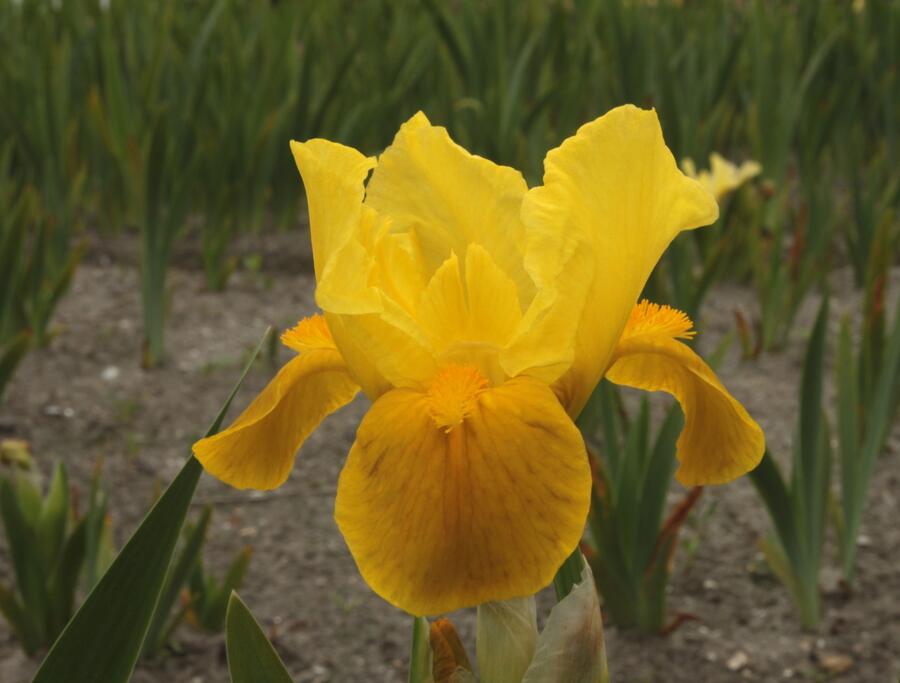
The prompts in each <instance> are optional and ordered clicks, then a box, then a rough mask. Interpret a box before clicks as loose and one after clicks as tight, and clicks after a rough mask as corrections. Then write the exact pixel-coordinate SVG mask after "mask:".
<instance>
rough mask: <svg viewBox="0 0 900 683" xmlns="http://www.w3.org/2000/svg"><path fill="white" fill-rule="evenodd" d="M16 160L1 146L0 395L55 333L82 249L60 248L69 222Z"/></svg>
mask: <svg viewBox="0 0 900 683" xmlns="http://www.w3.org/2000/svg"><path fill="white" fill-rule="evenodd" d="M12 164H13V162H12V148H11V147H10V146H8V145H7V146H6V147H5V148H3V149H2V150H0V397H2V395H3V390H4V388H5V386H6V384H7V383H8V382H9V380H10V379H12V376H13V373H14V372H15V370H16V367H17V366H18V364H19V362H20V361H21V360H22V358H23V357H24V356H25V354H26V352H27V351H28V349H30V348H32V347H34V346H43V345H44V344H46V343H47V341H48V340H49V339H50V337H51V336H52V330H51V327H50V320H51V316H52V314H53V311H54V310H55V308H56V306H57V304H58V303H59V301H60V299H61V298H62V296H63V294H65V293H66V291H67V290H68V288H69V284H70V283H71V280H72V275H73V273H74V271H75V266H76V265H77V263H78V261H79V260H80V257H81V251H80V250H79V249H74V250H62V251H61V250H60V242H63V243H66V244H68V239H69V236H68V226H66V225H65V224H61V223H60V222H59V221H58V220H57V219H56V218H54V216H53V214H51V213H49V212H48V211H47V209H46V207H45V206H44V205H43V203H42V201H41V196H40V194H39V193H38V192H37V190H36V189H35V188H34V187H32V186H30V185H24V184H22V183H21V182H20V181H19V180H18V179H17V178H16V177H15V169H14V168H13V165H12Z"/></svg>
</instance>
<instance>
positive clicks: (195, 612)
mask: <svg viewBox="0 0 900 683" xmlns="http://www.w3.org/2000/svg"><path fill="white" fill-rule="evenodd" d="M211 517H212V508H210V507H209V506H207V507H205V508H204V509H203V512H202V513H201V514H200V517H199V519H198V520H197V521H196V522H195V523H193V524H186V525H185V528H184V533H183V537H182V543H181V550H180V551H179V553H178V554H177V556H176V557H175V560H174V562H173V563H172V566H171V568H170V569H169V573H168V575H167V577H166V583H165V585H164V586H163V590H162V594H161V595H160V600H159V604H158V606H157V608H156V614H155V615H154V617H153V620H152V621H151V622H150V629H149V630H148V632H147V636H146V638H145V640H144V655H145V656H152V655H154V654H156V653H158V652H159V651H161V650H162V649H163V647H165V645H166V644H168V643H170V642H171V640H172V635H173V634H174V632H175V629H176V628H177V627H178V625H179V624H181V623H182V622H183V621H185V620H187V621H188V622H189V623H191V624H193V625H195V626H197V627H198V628H201V629H203V630H205V631H208V632H210V633H219V632H221V631H222V629H223V628H224V627H225V613H226V611H227V609H228V600H229V598H230V596H231V593H232V591H236V590H238V589H239V588H240V587H241V584H242V583H243V581H244V575H245V574H246V572H247V567H248V565H249V564H250V557H251V551H250V549H249V548H245V549H244V550H242V551H241V552H240V553H238V555H237V556H236V557H235V558H234V559H233V560H232V562H231V564H230V565H229V567H228V569H227V570H226V571H225V574H224V575H223V577H222V579H221V580H220V579H218V578H217V577H215V576H214V575H211V574H210V573H209V572H208V571H207V570H206V568H205V567H204V564H203V547H204V545H205V543H206V539H207V533H208V531H209V524H210V519H211Z"/></svg>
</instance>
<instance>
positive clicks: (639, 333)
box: [606, 301, 765, 486]
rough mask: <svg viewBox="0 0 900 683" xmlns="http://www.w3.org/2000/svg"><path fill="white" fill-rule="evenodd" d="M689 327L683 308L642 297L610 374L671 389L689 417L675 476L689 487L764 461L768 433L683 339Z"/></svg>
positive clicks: (617, 379) (725, 478)
mask: <svg viewBox="0 0 900 683" xmlns="http://www.w3.org/2000/svg"><path fill="white" fill-rule="evenodd" d="M690 328H691V321H690V320H689V319H688V318H687V316H686V315H685V314H684V313H682V312H680V311H676V310H673V309H671V308H668V307H661V306H658V305H656V304H651V303H649V302H646V301H644V302H641V303H640V304H638V305H637V306H636V307H635V308H634V311H633V313H632V315H631V318H630V320H629V323H628V325H627V327H626V328H625V331H624V332H623V334H622V338H621V340H620V341H619V344H618V346H617V347H616V350H615V353H614V356H613V362H612V365H611V366H610V368H609V370H608V371H607V373H606V377H607V379H609V380H610V381H612V382H615V383H616V384H624V385H626V386H630V387H635V388H638V389H644V390H646V391H665V392H667V393H670V394H672V395H673V396H674V397H675V398H676V399H677V400H678V402H679V403H680V404H681V408H682V410H683V411H684V417H685V425H684V429H683V430H682V432H681V436H680V437H679V438H678V443H677V451H676V455H677V457H678V460H679V463H680V466H679V468H678V471H677V473H676V475H675V476H676V478H677V479H678V481H680V482H681V483H682V484H684V485H686V486H697V485H705V484H722V483H725V482H728V481H731V480H732V479H735V478H737V477H739V476H740V475H742V474H745V473H746V472H749V471H750V470H751V469H753V468H754V467H755V466H756V465H757V464H758V463H759V461H760V459H761V458H762V454H763V451H764V450H765V436H764V435H763V432H762V429H760V427H759V425H758V424H757V423H756V422H755V421H754V420H753V418H751V417H750V415H749V414H748V413H747V411H746V410H745V409H744V407H743V406H742V405H741V404H740V403H739V402H738V401H737V400H736V399H735V398H734V397H733V396H731V394H729V393H728V390H727V389H726V388H725V387H724V386H723V385H722V383H721V382H720V381H719V379H718V378H717V377H716V375H715V373H714V372H713V371H712V369H711V368H710V367H709V366H708V365H707V364H706V363H705V362H704V361H703V359H702V358H700V356H698V355H697V354H696V353H694V351H692V350H691V348H690V347H689V346H687V345H686V344H684V343H682V342H681V341H678V339H679V338H682V339H683V338H688V337H690V336H692V335H693V333H692V332H691V331H690Z"/></svg>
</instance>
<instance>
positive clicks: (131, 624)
mask: <svg viewBox="0 0 900 683" xmlns="http://www.w3.org/2000/svg"><path fill="white" fill-rule="evenodd" d="M266 336H268V332H267V333H266ZM264 342H265V336H264V337H263V340H262V341H260V343H259V345H258V346H257V347H256V350H255V351H254V353H253V355H252V356H251V357H250V360H249V361H248V362H247V365H246V367H245V368H244V371H243V373H241V376H240V379H238V381H237V384H235V386H234V389H232V391H231V394H230V395H229V396H228V399H227V400H226V401H225V404H224V405H223V406H222V409H221V410H220V411H219V414H218V416H217V417H216V419H215V421H214V422H213V424H212V426H211V427H210V429H209V431H208V432H207V435H211V434H215V433H216V432H217V431H218V430H219V427H220V426H221V424H222V420H223V419H224V418H225V412H226V411H227V410H228V406H229V405H231V401H232V399H234V396H235V394H236V393H237V390H238V388H239V387H240V386H241V383H242V382H243V381H244V377H246V375H247V372H248V371H249V370H250V367H251V366H252V364H253V362H254V360H255V359H256V357H257V355H258V354H259V352H260V349H261V348H262V346H263V344H264ZM202 472H203V468H202V467H201V466H200V463H199V462H198V461H197V459H196V458H194V457H193V456H191V457H190V458H189V459H188V461H187V462H186V463H185V465H184V467H183V468H182V469H181V472H180V473H179V474H178V476H177V477H175V480H174V481H173V482H172V483H171V484H170V485H169V488H167V489H166V491H165V493H163V495H162V497H161V498H160V499H159V500H158V501H157V502H156V505H154V506H153V509H152V510H150V512H149V513H148V514H147V516H146V517H145V518H144V521H143V522H141V525H140V527H138V530H137V531H135V533H134V535H133V536H132V537H131V539H130V540H129V541H128V543H127V544H126V545H125V547H124V548H123V549H122V552H120V553H119V555H118V557H116V559H115V560H114V561H113V563H112V566H110V568H109V570H108V571H107V572H106V574H104V576H103V577H102V578H101V579H100V581H99V583H98V584H97V586H96V587H95V588H94V590H93V591H91V594H90V595H89V596H88V597H87V599H86V600H85V602H84V604H83V605H82V606H81V608H80V609H79V610H78V612H77V613H76V614H75V616H74V617H73V618H72V621H70V622H69V624H68V626H66V629H65V630H64V631H63V633H62V635H60V637H59V639H58V640H57V641H56V643H54V645H53V647H52V648H51V650H50V652H49V653H48V654H47V657H46V659H44V662H43V663H42V664H41V668H40V669H39V670H38V672H37V675H36V676H35V677H34V681H33V683H59V682H60V681H85V683H88V682H89V681H96V683H126V682H127V681H128V679H129V678H130V677H131V672H132V670H133V669H134V665H135V663H136V662H137V658H138V655H139V654H140V651H141V646H142V644H143V642H144V636H145V635H146V633H147V628H148V626H149V625H150V619H151V618H152V617H153V613H154V611H155V609H156V604H157V602H158V600H159V594H160V591H161V590H162V586H163V581H164V580H165V577H166V571H167V569H168V567H169V562H170V561H171V559H172V554H173V552H174V551H175V543H176V542H177V540H178V535H179V533H180V532H181V526H182V524H183V523H184V518H185V515H186V514H187V510H188V506H189V505H190V502H191V498H192V497H193V495H194V489H195V488H196V487H197V482H198V481H199V479H200V474H201V473H202Z"/></svg>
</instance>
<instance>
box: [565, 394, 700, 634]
mask: <svg viewBox="0 0 900 683" xmlns="http://www.w3.org/2000/svg"><path fill="white" fill-rule="evenodd" d="M578 423H579V425H580V426H581V428H582V431H583V432H584V433H585V435H586V437H587V439H588V441H589V442H590V441H591V440H592V438H593V436H594V434H595V432H597V431H599V432H600V434H601V436H602V445H601V446H600V447H599V448H597V449H596V450H597V451H598V452H601V453H602V456H601V455H596V454H594V453H592V457H591V462H592V465H593V468H594V490H593V493H592V501H591V512H590V516H589V517H588V530H589V532H590V535H589V541H588V545H587V548H586V554H587V557H588V561H589V563H590V565H591V568H592V570H593V574H594V579H595V581H596V583H597V588H598V590H599V591H600V594H601V595H602V596H603V605H604V609H605V611H606V614H607V615H608V616H609V617H611V618H612V620H613V621H614V622H615V623H616V624H618V625H619V626H622V627H625V628H637V629H639V630H641V631H645V632H648V633H659V632H661V631H663V629H664V628H665V626H666V587H667V586H668V582H669V577H670V573H671V567H672V562H673V558H674V553H675V551H676V549H677V545H678V535H679V531H680V529H681V527H682V525H683V524H684V522H685V520H686V519H687V517H688V514H689V513H690V511H691V509H692V508H693V506H694V505H695V504H696V502H697V500H698V499H699V497H700V494H701V491H702V489H700V488H699V487H695V488H693V489H690V490H689V491H687V492H686V493H685V495H684V496H683V498H682V500H681V502H680V503H678V504H677V505H675V507H674V508H673V509H672V511H671V512H670V513H669V515H668V517H664V515H665V508H666V499H667V493H668V491H669V485H670V484H671V482H672V476H673V474H674V472H675V465H676V460H675V444H676V442H677V440H678V435H679V433H680V432H681V427H682V424H683V417H682V414H681V411H680V409H679V408H678V406H674V405H673V406H672V407H671V408H670V409H669V410H668V412H667V413H666V416H665V418H664V419H663V421H662V423H661V424H660V426H659V427H658V429H656V430H655V434H654V430H653V429H652V428H651V424H650V404H649V401H648V400H647V399H646V398H643V399H642V400H641V403H640V408H639V410H638V412H637V415H635V416H631V415H629V414H628V412H627V411H626V409H625V407H624V405H623V401H622V397H621V396H620V394H619V391H618V390H617V389H616V388H615V386H614V385H612V384H611V383H610V382H608V381H606V380H603V381H602V382H601V384H600V386H599V387H598V388H597V390H596V391H595V393H594V396H593V397H592V398H591V402H590V403H589V404H588V407H587V408H586V409H585V411H584V412H583V413H582V415H581V417H580V418H579V422H578ZM592 450H594V449H592Z"/></svg>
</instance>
